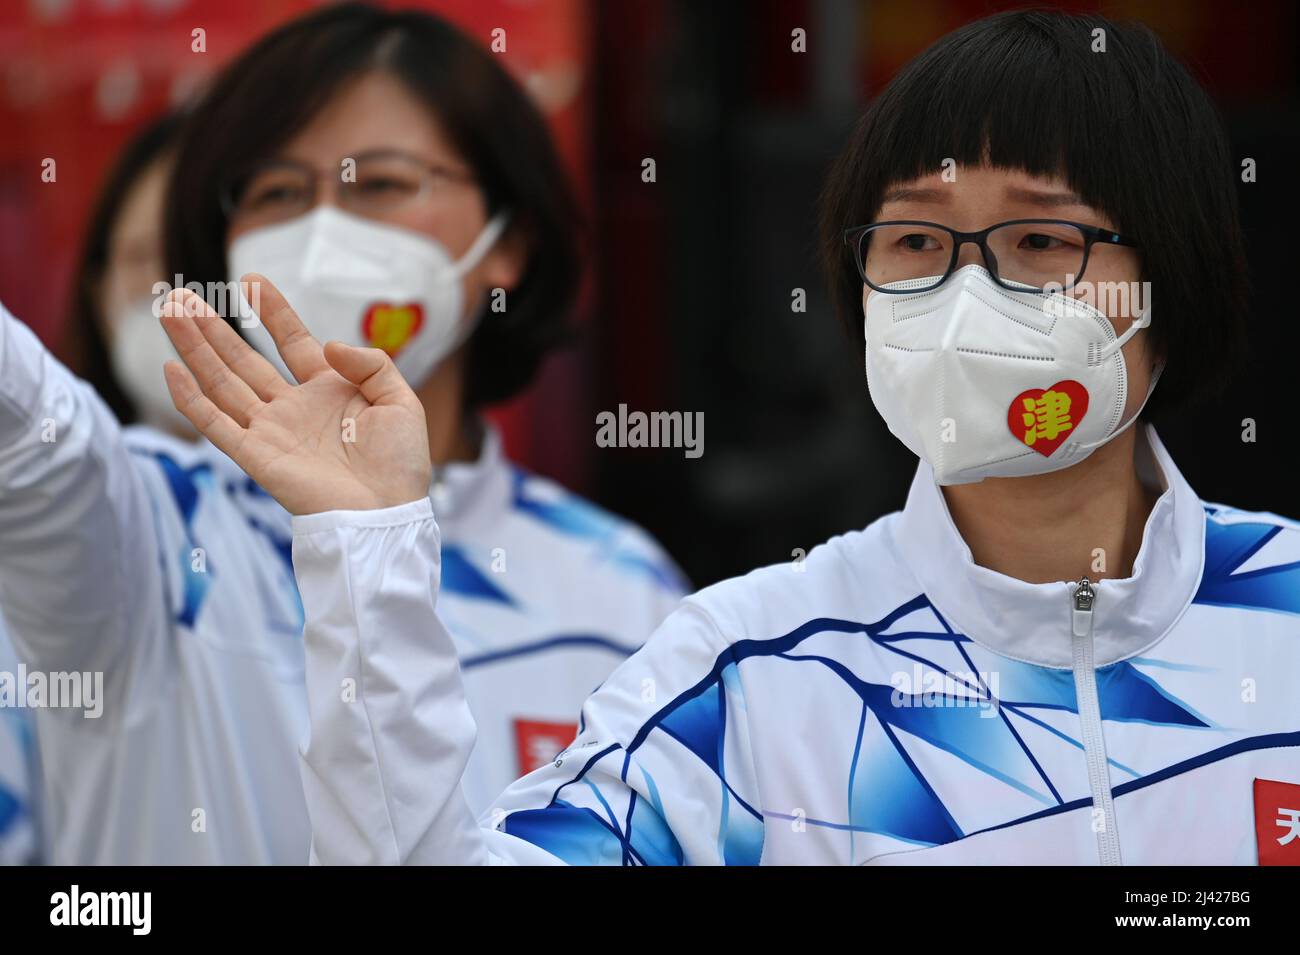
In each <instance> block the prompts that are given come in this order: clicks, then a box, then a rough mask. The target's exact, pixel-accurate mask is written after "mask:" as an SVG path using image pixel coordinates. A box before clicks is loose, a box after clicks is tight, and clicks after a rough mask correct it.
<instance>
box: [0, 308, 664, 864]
mask: <svg viewBox="0 0 1300 955" xmlns="http://www.w3.org/2000/svg"><path fill="white" fill-rule="evenodd" d="M160 373H161V372H160ZM431 496H432V498H433V499H434V500H435V501H436V502H437V507H438V510H439V514H440V515H442V516H443V517H444V533H445V534H446V539H445V545H444V547H443V549H442V581H443V592H442V596H443V599H442V602H441V610H442V613H443V619H444V621H445V624H446V627H448V628H449V629H450V630H451V632H452V633H454V634H455V635H456V636H455V638H454V639H455V646H456V652H457V653H458V654H459V657H460V660H461V667H462V668H463V673H464V689H465V693H466V695H467V696H468V698H469V705H470V706H471V707H472V708H473V711H474V719H475V722H476V723H477V726H478V745H477V747H476V748H475V749H474V753H473V755H472V756H469V754H468V750H466V753H465V754H464V756H465V759H466V760H467V761H468V768H467V770H466V774H465V791H466V793H467V794H468V798H469V799H470V801H471V803H472V804H475V805H478V806H480V807H484V806H486V805H487V804H488V802H489V801H490V800H491V798H492V797H493V796H495V795H496V793H498V792H499V791H500V790H501V789H502V788H503V787H504V786H505V785H506V784H507V783H508V782H509V781H510V780H512V779H514V778H515V777H517V776H518V775H520V774H521V773H524V772H527V771H528V770H530V769H532V768H533V767H534V766H536V765H537V764H538V763H540V762H542V761H545V760H547V759H549V758H551V757H552V756H553V755H554V753H555V752H557V751H558V750H559V749H561V748H563V746H565V745H566V744H567V743H568V742H570V741H571V740H572V738H573V734H574V732H575V729H576V723H577V714H578V711H579V708H580V706H581V704H582V701H583V700H584V699H585V698H586V697H587V695H588V694H589V693H590V692H591V691H592V690H593V689H594V688H595V687H596V686H597V685H599V683H600V682H601V681H602V680H603V679H604V678H605V676H606V675H607V674H608V673H609V672H610V671H611V670H612V669H613V668H614V667H615V665H617V664H618V663H619V662H621V661H622V660H623V659H625V658H626V657H627V656H628V655H630V654H631V653H632V652H633V651H634V650H636V648H637V647H638V646H639V645H640V644H641V642H642V641H643V640H644V639H645V637H646V636H647V635H648V634H649V633H650V632H651V631H652V630H653V629H654V628H655V627H656V626H657V625H658V624H659V623H660V622H661V621H662V620H663V619H664V617H665V616H666V615H667V614H668V613H669V611H670V610H671V609H672V608H673V607H674V606H675V605H676V604H677V602H678V600H679V599H680V597H681V594H682V591H683V589H684V583H683V581H682V580H681V578H680V575H679V573H678V571H677V570H676V568H675V567H674V565H673V564H672V563H671V562H670V561H669V560H668V559H667V558H666V557H665V556H664V554H663V553H662V551H661V550H660V549H659V547H658V546H657V545H656V544H655V543H654V542H653V541H651V540H650V539H649V538H648V537H647V536H646V535H645V534H644V533H643V532H642V531H640V530H639V529H637V528H635V527H633V526H632V525H630V524H628V523H627V522H625V521H622V520H620V519H618V518H615V517H613V516H611V515H609V514H607V513H605V512H603V511H601V510H599V509H598V508H596V507H594V506H593V505H591V504H588V503H586V502H585V501H583V500H581V499H579V498H577V497H576V496H574V495H573V494H570V493H568V492H567V491H565V490H563V489H562V488H560V487H558V486H557V485H555V484H554V483H552V482H550V481H548V480H545V479H544V478H541V477H538V476H535V475H532V474H529V473H527V472H525V471H523V470H521V469H520V468H518V467H516V466H514V465H512V464H511V463H510V462H509V461H508V460H506V458H505V457H504V456H503V454H502V452H501V447H500V441H499V440H498V438H497V436H496V435H495V433H491V432H490V433H489V434H488V437H487V440H486V442H485V445H484V448H483V450H482V453H481V455H480V457H479V459H478V460H477V461H475V462H472V463H464V464H452V465H449V466H447V467H446V468H445V469H443V470H442V472H441V473H440V474H439V475H438V476H437V479H436V481H435V483H434V486H433V488H432V489H431ZM290 544H291V529H290V519H289V515H288V514H287V513H286V512H285V511H284V510H283V509H282V508H281V507H280V506H279V505H278V504H277V503H276V502H275V501H274V500H272V499H271V498H270V497H268V496H267V495H266V494H265V493H263V492H262V491H261V490H260V489H259V488H258V487H257V486H256V485H254V484H253V483H252V482H251V481H249V480H248V478H247V477H246V476H245V475H244V474H243V472H242V471H240V470H239V469H238V468H236V467H235V466H234V464H232V463H231V462H230V460H229V459H227V458H226V457H225V456H224V455H223V454H221V453H220V452H219V451H217V450H216V449H215V448H213V447H212V446H211V445H210V444H208V443H206V442H201V443H199V444H197V445H187V444H184V443H181V442H178V441H175V440H173V439H171V438H168V437H166V436H164V435H162V434H160V433H158V432H154V431H149V430H142V429H128V430H127V432H126V433H125V434H124V433H123V432H120V431H119V429H118V427H117V424H116V423H115V422H114V421H113V419H112V416H111V415H110V413H109V412H108V410H107V409H106V408H105V407H104V405H103V404H102V402H100V401H99V399H98V398H97V397H96V396H95V394H94V393H93V392H92V390H91V389H90V388H89V386H87V385H85V384H84V383H83V382H80V381H78V380H77V379H76V378H75V377H73V376H72V375H71V374H70V373H69V372H68V371H67V369H65V368H63V367H62V366H61V365H59V364H58V362H56V361H55V360H54V359H53V358H52V357H51V356H50V355H49V353H48V352H47V351H46V350H45V349H44V348H43V347H42V346H41V344H40V343H39V341H38V340H37V339H36V337H35V336H34V335H32V333H31V332H30V330H28V329H27V328H26V327H25V326H23V325H21V324H20V323H18V322H17V321H16V320H15V319H14V318H13V317H12V316H11V315H9V313H8V312H6V311H5V310H4V309H3V307H0V608H3V614H4V619H5V623H6V624H7V627H8V630H9V633H10V636H11V637H12V640H13V645H14V647H15V649H16V651H17V656H18V658H19V659H21V660H22V661H23V662H24V663H25V664H26V665H27V667H28V668H29V669H33V670H40V671H42V672H51V671H55V672H69V671H90V672H94V671H98V672H102V673H103V682H104V696H105V700H104V704H103V715H102V716H101V717H100V718H98V719H86V718H84V717H83V715H82V713H81V712H80V711H77V710H68V709H53V708H44V709H32V710H28V711H26V712H27V714H28V715H29V716H30V718H31V719H32V721H33V722H34V725H35V735H36V740H37V747H36V749H37V751H38V754H39V760H40V765H41V767H42V771H43V773H42V774H43V777H44V778H43V783H44V785H43V786H42V787H41V792H42V795H43V799H42V802H43V807H42V808H43V809H44V810H45V811H44V813H42V822H43V823H44V825H43V826H42V830H43V841H44V843H45V846H44V852H43V854H42V855H43V858H45V859H46V860H47V861H51V862H55V863H112V864H133V863H240V864H249V863H303V862H306V861H307V859H308V855H309V843H310V826H309V822H308V818H307V812H306V803H305V801H304V798H303V792H302V784H301V779H300V774H299V769H298V760H299V754H300V749H301V746H302V744H303V741H304V738H305V735H306V730H307V726H308V716H307V697H306V692H305V685H304V652H303V641H302V622H303V617H302V605H301V602H300V600H299V595H298V590H297V587H296V585H295V581H294V577H293V569H292V565H291V561H290ZM385 572H386V569H385V568H384V567H383V566H382V565H376V566H375V567H371V568H366V570H365V573H366V574H367V575H368V576H370V577H374V576H375V575H379V576H380V577H382V576H383V575H384V574H385ZM339 585H340V586H343V587H345V588H346V587H347V586H348V583H347V582H346V581H340V582H339ZM445 636H446V631H444V630H442V629H441V625H440V629H439V633H438V637H439V638H443V637H445ZM336 689H339V692H340V693H342V692H343V689H342V688H336ZM407 702H408V703H409V702H410V701H407ZM4 715H5V714H2V713H0V716H4ZM5 730H6V727H4V726H0V825H2V824H3V821H4V818H5V817H4V812H5V809H4V807H5V806H6V805H8V803H7V802H6V801H5V797H4V792H5V791H7V790H6V789H5V782H4V780H5V778H6V776H5V774H6V772H7V771H9V769H10V768H12V769H13V772H14V773H15V774H17V773H18V772H19V771H20V769H21V767H18V766H17V759H18V757H17V756H16V755H13V756H10V757H9V762H10V763H12V764H14V765H13V766H12V767H6V766H4V765H3V763H4V761H5V760H6V754H7V753H10V752H11V750H13V747H9V746H8V744H7V742H6V740H5V739H4V737H3V734H4V732H5ZM14 818H15V820H16V819H17V817H16V816H15V817H14ZM14 824H15V825H16V822H15V823H14ZM14 831H15V833H17V832H18V829H16V828H15V830H14ZM3 832H4V830H3V829H2V828H0V839H2V838H3ZM15 844H16V843H15Z"/></svg>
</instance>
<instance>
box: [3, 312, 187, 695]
mask: <svg viewBox="0 0 1300 955" xmlns="http://www.w3.org/2000/svg"><path fill="white" fill-rule="evenodd" d="M161 593H162V583H161V574H160V570H159V560H158V554H157V543H156V540H155V536H154V533H153V515H152V511H151V508H150V504H149V500H148V497H147V496H146V494H145V490H144V485H143V483H142V481H141V480H140V477H139V475H138V474H137V472H136V470H135V466H134V464H133V462H132V460H131V456H130V454H129V452H128V451H127V450H126V447H125V446H124V444H123V442H122V436H121V431H120V429H119V428H118V425H117V422H116V420H115V419H114V418H113V415H112V413H111V412H110V411H109V410H108V408H107V407H105V405H104V403H103V402H102V401H101V400H100V399H99V397H98V395H96V394H95V392H94V390H93V389H92V388H91V387H90V386H89V385H87V384H86V383H85V382H82V381H80V380H78V379H77V378H76V377H75V376H74V375H73V374H72V373H71V372H70V371H68V370H67V369H66V368H64V367H63V366H62V365H61V364H59V362H58V361H57V360H55V358H54V357H53V356H52V355H50V353H49V352H48V351H47V350H46V349H45V347H44V346H43V345H42V344H41V343H40V341H39V340H38V339H37V338H36V336H35V335H34V334H32V332H31V330H30V329H28V328H27V327H26V326H25V325H23V324H21V323H20V322H18V320H17V319H15V318H14V317H13V316H12V315H10V314H9V312H8V311H6V310H5V308H4V307H3V306H2V305H0V606H3V607H4V613H5V618H6V620H7V622H8V624H9V629H10V633H11V635H12V637H13V640H14V644H15V646H16V648H17V649H18V653H19V656H20V657H21V658H22V659H23V660H24V662H26V663H27V664H28V665H30V666H33V667H40V668H43V669H46V670H99V671H104V672H105V677H106V681H110V682H117V683H120V682H121V681H120V680H118V681H113V680H112V676H113V675H114V674H115V671H114V667H115V665H117V664H119V663H120V661H121V659H122V656H123V651H124V650H125V649H127V644H128V642H129V641H131V640H132V639H135V638H139V639H143V638H144V637H143V635H144V633H145V632H146V631H148V632H150V633H152V632H155V631H157V630H158V626H157V624H158V620H157V619H155V618H161V617H162V616H164V615H165V603H164V600H163V598H162V596H161ZM113 689H119V687H114V688H113ZM111 692H112V690H110V693H111Z"/></svg>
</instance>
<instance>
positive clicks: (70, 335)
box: [59, 113, 182, 424]
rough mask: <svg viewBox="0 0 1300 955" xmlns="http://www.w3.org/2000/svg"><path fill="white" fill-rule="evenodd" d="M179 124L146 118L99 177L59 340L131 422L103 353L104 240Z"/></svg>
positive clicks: (72, 362) (176, 117) (65, 354)
mask: <svg viewBox="0 0 1300 955" xmlns="http://www.w3.org/2000/svg"><path fill="white" fill-rule="evenodd" d="M181 123H182V117H181V115H180V114H179V113H167V114H165V115H163V116H159V117H157V118H156V119H153V120H151V121H150V122H148V123H146V124H145V125H144V126H143V127H142V128H141V129H140V130H139V131H137V132H136V133H135V135H134V137H133V138H132V139H131V140H130V141H129V142H128V143H127V144H126V146H125V147H124V148H123V149H122V152H121V153H120V154H119V155H118V157H117V159H116V161H115V162H114V163H113V166H112V168H111V169H110V170H109V172H108V175H107V176H106V177H105V179H104V183H103V185H102V186H101V187H100V190H99V195H98V197H97V198H96V200H95V205H94V208H93V210H92V211H91V213H90V222H89V224H88V225H87V227H86V234H85V238H84V239H83V240H82V245H81V255H80V258H79V260H78V262H77V271H76V275H75V276H74V278H73V285H72V301H71V303H70V304H71V308H70V309H69V311H68V317H67V320H66V321H65V322H64V323H63V334H62V336H61V339H60V342H59V357H60V358H62V359H63V361H64V362H65V363H66V364H67V365H68V366H69V367H71V368H72V369H74V370H75V371H76V373H77V375H78V376H79V377H81V378H82V379H84V380H86V381H88V382H90V384H91V385H92V386H94V389H95V390H96V391H97V392H99V396H100V397H101V398H103V399H104V403H105V404H106V405H108V407H109V408H110V409H112V411H113V414H114V415H116V416H117V420H118V421H120V422H121V423H122V424H134V423H135V422H136V420H137V419H138V417H139V413H138V410H137V409H136V407H135V403H134V402H133V401H132V400H131V398H130V396H129V395H127V393H126V391H125V389H123V387H122V384H121V383H120V382H119V381H118V380H117V375H116V374H115V373H114V371H113V364H112V360H111V359H110V357H109V349H108V335H107V334H106V332H105V327H106V325H107V316H106V315H105V314H104V307H103V297H102V296H103V291H102V285H103V280H104V273H105V270H106V269H107V268H108V256H109V247H108V244H109V239H110V238H112V234H113V227H114V226H115V225H116V224H117V218H118V216H120V215H121V214H122V206H123V204H125V202H126V200H127V197H128V196H129V195H130V194H131V189H132V187H134V186H135V184H136V182H137V180H139V178H140V177H141V176H143V175H144V174H145V173H146V172H147V171H148V170H149V168H150V167H151V166H152V165H153V164H154V163H155V162H159V161H161V160H163V159H165V158H166V157H167V156H168V155H169V154H170V153H171V151H172V150H173V149H174V148H175V145H176V138H177V136H179V135H180V130H181ZM157 277H158V278H162V276H157Z"/></svg>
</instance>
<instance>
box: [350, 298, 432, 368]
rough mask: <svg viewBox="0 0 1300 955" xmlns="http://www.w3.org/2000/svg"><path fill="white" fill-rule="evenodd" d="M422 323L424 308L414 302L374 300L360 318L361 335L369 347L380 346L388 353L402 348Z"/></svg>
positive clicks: (394, 352)
mask: <svg viewBox="0 0 1300 955" xmlns="http://www.w3.org/2000/svg"><path fill="white" fill-rule="evenodd" d="M423 324H424V309H423V308H421V307H420V306H419V305H418V304H416V303H415V302H411V303H410V304H408V305H393V304H392V303H390V302H376V303H375V304H374V305H371V306H370V307H369V308H368V309H366V314H365V315H364V316H362V319H361V335H362V337H363V338H364V339H365V342H366V344H367V345H369V346H370V347H371V348H382V349H383V350H384V351H386V352H388V354H389V355H396V354H397V353H398V352H399V351H401V350H402V348H403V346H405V345H406V343H407V342H409V341H410V340H411V339H412V338H414V337H415V333H416V332H418V331H419V330H420V326H421V325H423Z"/></svg>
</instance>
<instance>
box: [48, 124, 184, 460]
mask: <svg viewBox="0 0 1300 955" xmlns="http://www.w3.org/2000/svg"><path fill="white" fill-rule="evenodd" d="M181 124H182V117H181V116H180V115H179V114H168V115H164V116H162V117H159V118H158V119H155V120H154V121H152V122H151V123H149V124H148V125H147V126H145V128H144V129H142V130H141V131H140V132H139V133H137V134H136V136H135V137H134V138H133V139H132V140H131V142H130V143H128V144H127V146H126V148H125V149H124V150H123V151H122V154H121V155H120V156H119V157H118V160H117V162H116V163H115V164H114V166H113V168H112V170H111V171H110V173H109V175H108V177H107V179H106V180H105V182H104V186H103V188H102V190H101V191H100V194H99V199H98V201H97V202H96V205H95V208H94V211H93V212H92V213H91V217H90V225H89V228H88V230H87V232H86V240H85V244H84V245H83V246H82V252H81V261H80V262H79V264H78V268H77V274H76V278H75V280H74V286H73V297H72V308H71V310H70V312H69V314H68V318H67V321H66V322H65V323H64V326H63V328H64V331H63V342H62V348H61V357H63V359H64V361H65V362H66V364H67V365H68V366H69V367H70V368H72V369H73V370H74V371H76V372H77V373H78V374H79V375H80V376H81V377H82V378H83V379H85V380H86V381H87V382H89V383H90V384H91V385H93V386H94V387H95V390H96V391H98V392H99V395H100V397H101V398H103V399H104V402H105V403H106V404H107V405H108V406H109V408H111V409H112V411H113V413H114V414H115V415H117V420H118V421H119V422H121V423H122V424H124V425H130V424H142V425H147V426H149V427H152V428H156V429H158V430H160V431H165V432H167V433H169V434H173V435H175V436H176V437H179V438H182V439H184V440H194V439H195V438H197V437H198V435H197V434H196V433H195V432H194V430H193V429H192V428H191V427H190V425H189V422H188V421H186V420H185V419H184V418H183V417H181V416H180V415H179V414H177V412H176V409H175V408H174V407H173V406H172V403H171V399H170V396H169V395H168V394H167V389H166V385H165V384H164V382H163V379H162V375H161V374H159V373H158V371H157V367H156V366H157V365H158V364H159V363H160V362H163V361H166V360H167V359H168V358H171V357H174V355H175V352H174V351H173V350H172V347H171V342H169V341H168V340H167V336H166V335H164V334H162V329H161V328H160V327H159V325H158V316H157V315H156V314H155V305H156V303H158V302H159V301H160V299H161V295H160V291H166V288H170V285H169V284H168V276H167V274H166V268H165V266H164V264H163V241H162V230H163V200H164V198H165V196H166V192H167V181H168V179H169V178H170V176H171V172H172V166H173V164H174V161H175V158H176V140H177V136H178V135H179V133H180V129H181ZM155 286H159V288H155ZM163 286H166V288H163Z"/></svg>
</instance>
